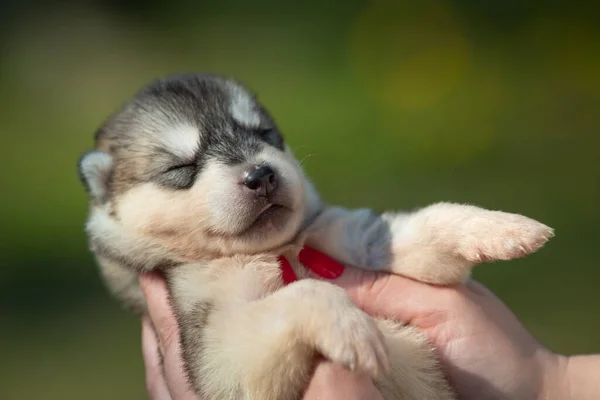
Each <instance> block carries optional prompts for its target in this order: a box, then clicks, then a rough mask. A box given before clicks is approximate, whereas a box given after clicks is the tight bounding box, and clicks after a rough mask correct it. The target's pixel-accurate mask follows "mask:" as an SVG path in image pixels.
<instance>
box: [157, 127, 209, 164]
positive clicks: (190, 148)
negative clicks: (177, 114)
mask: <svg viewBox="0 0 600 400" xmlns="http://www.w3.org/2000/svg"><path fill="white" fill-rule="evenodd" d="M199 135H200V133H199V132H198V128H195V127H193V126H191V125H187V124H180V125H177V126H169V127H166V128H165V130H164V131H163V132H162V134H159V135H157V138H158V139H159V140H160V142H161V145H162V146H163V147H164V148H165V149H166V150H167V151H169V152H171V153H173V154H175V155H176V156H178V157H182V158H184V159H193V158H194V155H195V154H196V151H197V150H198V146H199V145H200V142H199Z"/></svg>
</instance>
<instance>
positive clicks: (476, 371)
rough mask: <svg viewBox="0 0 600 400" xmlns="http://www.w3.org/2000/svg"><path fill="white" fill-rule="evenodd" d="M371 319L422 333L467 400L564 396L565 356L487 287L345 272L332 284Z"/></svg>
mask: <svg viewBox="0 0 600 400" xmlns="http://www.w3.org/2000/svg"><path fill="white" fill-rule="evenodd" d="M332 282H333V283H334V284H337V285H339V286H341V287H343V288H344V289H346V291H347V293H348V294H349V295H350V297H351V298H352V299H353V300H354V302H355V303H356V304H357V305H358V306H359V307H360V308H362V309H363V310H365V311H366V312H367V313H369V314H370V315H374V316H379V317H385V318H390V319H394V320H397V321H401V322H404V323H408V324H411V325H413V326H416V327H418V328H420V329H421V330H422V331H423V332H424V333H425V334H426V335H427V337H428V338H429V340H430V342H431V344H432V345H433V346H434V348H435V349H436V351H437V353H438V355H439V358H440V361H441V363H442V366H443V369H444V372H445V373H446V375H447V376H448V377H449V379H450V383H451V384H452V386H453V387H454V388H455V389H456V391H457V392H458V395H459V397H460V398H461V399H466V400H469V399H477V400H486V399H511V400H519V399H527V400H534V399H554V398H556V399H558V398H562V397H560V396H557V395H556V394H557V393H559V391H558V390H556V389H557V386H556V385H557V382H560V381H564V379H563V378H561V377H560V376H561V374H560V371H561V368H563V365H564V363H565V357H562V356H559V355H556V354H553V353H552V352H550V351H548V350H547V349H546V348H544V347H543V346H542V345H540V344H539V343H538V342H537V341H536V340H535V339H534V338H533V336H532V335H531V334H529V333H528V332H527V331H526V330H525V328H524V327H523V326H522V325H521V323H520V322H519V321H518V319H517V318H516V316H515V315H514V314H513V313H512V312H511V311H510V310H509V309H508V308H507V307H506V306H505V305H504V304H503V303H502V302H501V301H500V300H499V299H498V298H497V297H496V296H494V294H492V293H491V292H490V291H489V290H488V289H487V288H485V287H484V286H483V285H481V284H479V283H477V282H475V281H469V282H467V284H466V285H461V286H456V287H438V286H432V285H428V284H425V283H421V282H416V281H414V280H411V279H407V278H404V277H401V276H396V275H389V274H385V273H376V272H370V271H365V270H359V269H354V268H346V270H345V271H344V273H343V274H342V275H341V276H340V277H339V278H337V279H335V280H332Z"/></svg>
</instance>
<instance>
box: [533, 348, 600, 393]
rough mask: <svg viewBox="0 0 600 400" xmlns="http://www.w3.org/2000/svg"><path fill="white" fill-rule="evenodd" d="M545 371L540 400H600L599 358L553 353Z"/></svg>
mask: <svg viewBox="0 0 600 400" xmlns="http://www.w3.org/2000/svg"><path fill="white" fill-rule="evenodd" d="M543 369H544V380H543V382H544V384H543V390H542V393H541V394H542V396H541V397H540V400H593V399H598V398H600V356H597V355H596V356H594V355H592V356H563V355H559V354H553V353H550V354H549V355H548V356H547V359H546V362H545V367H544V368H543Z"/></svg>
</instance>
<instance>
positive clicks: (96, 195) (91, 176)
mask: <svg viewBox="0 0 600 400" xmlns="http://www.w3.org/2000/svg"><path fill="white" fill-rule="evenodd" d="M112 169H113V159H112V157H111V155H110V154H108V153H104V152H102V151H90V152H87V153H84V154H83V155H82V156H81V158H80V159H79V165H78V170H79V178H80V179H81V182H82V183H83V185H84V186H85V188H86V190H87V191H88V193H89V194H90V196H92V198H93V199H95V200H97V201H98V202H99V203H104V202H105V201H106V198H107V194H108V184H109V178H110V175H111V173H112Z"/></svg>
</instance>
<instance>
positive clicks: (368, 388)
mask: <svg viewBox="0 0 600 400" xmlns="http://www.w3.org/2000/svg"><path fill="white" fill-rule="evenodd" d="M320 399H327V400H338V399H339V400H382V399H383V397H382V396H381V393H379V391H378V390H377V389H376V388H375V385H373V381H372V380H371V378H370V377H368V376H367V375H364V374H358V373H356V372H353V371H350V370H348V369H346V368H344V367H343V366H341V365H339V364H334V363H332V362H330V361H325V360H323V361H322V362H320V363H319V364H318V365H317V368H316V369H315V373H314V375H313V377H312V379H311V381H310V383H309V385H308V388H307V389H306V391H305V392H304V396H303V400H320Z"/></svg>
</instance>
